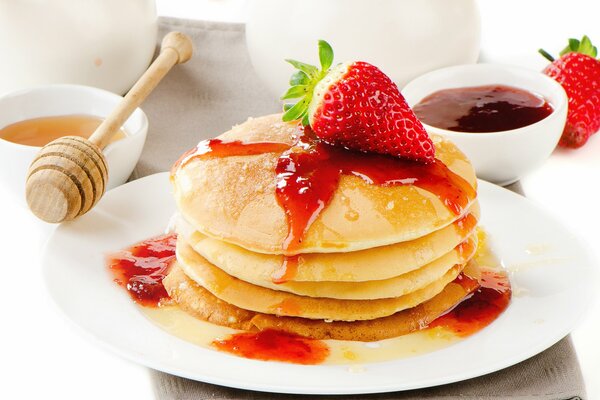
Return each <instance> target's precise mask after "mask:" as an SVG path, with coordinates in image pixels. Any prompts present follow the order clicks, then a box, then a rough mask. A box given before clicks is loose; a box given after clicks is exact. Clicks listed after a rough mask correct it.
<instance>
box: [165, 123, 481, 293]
mask: <svg viewBox="0 0 600 400" xmlns="http://www.w3.org/2000/svg"><path fill="white" fill-rule="evenodd" d="M265 152H282V154H281V156H280V157H279V159H278V161H277V166H276V168H275V175H276V195H277V200H278V202H279V204H280V205H281V206H282V208H283V209H284V211H285V214H286V217H287V221H288V234H287V237H286V239H285V241H284V243H283V245H282V249H283V250H284V251H285V252H286V253H294V252H295V251H296V250H298V249H299V248H300V246H301V244H302V240H303V238H304V234H305V233H306V231H307V230H308V229H309V228H310V226H311V224H312V223H313V222H314V221H315V220H316V219H317V217H318V216H319V214H320V213H321V212H322V211H323V210H324V209H325V207H327V205H328V204H329V202H330V200H331V198H332V197H333V195H334V194H335V191H336V189H337V187H338V185H339V181H340V178H341V176H342V175H353V176H356V177H359V178H361V179H363V180H364V181H366V182H368V183H371V184H374V185H382V186H396V185H414V186H417V187H420V188H422V189H425V190H427V191H429V192H431V193H433V194H434V195H436V196H437V197H438V198H439V199H440V200H441V201H442V202H443V204H445V205H446V207H448V209H449V210H450V211H451V212H453V213H454V214H456V215H460V214H462V213H463V212H464V210H465V208H466V207H467V206H468V203H469V199H470V198H473V197H474V195H475V193H474V189H473V188H472V187H471V185H470V184H469V183H468V182H466V181H465V180H464V179H463V178H461V177H460V176H459V175H457V174H455V173H453V172H452V171H450V169H449V168H448V167H446V165H444V163H442V162H441V161H439V160H435V161H434V162H433V163H430V164H422V163H417V162H414V161H410V160H403V159H400V158H396V157H390V156H385V155H379V154H373V153H362V152H356V151H351V150H347V149H345V148H342V147H337V146H331V145H329V144H327V143H325V142H323V141H320V140H319V139H318V138H316V136H315V135H314V134H313V133H312V132H311V131H310V129H309V128H306V129H305V130H304V132H303V134H301V135H300V136H299V137H298V138H297V142H296V143H295V145H294V146H292V147H291V148H290V146H289V145H284V144H281V143H247V144H245V143H242V142H240V141H234V142H222V141H220V140H218V139H213V140H210V141H204V142H202V143H201V144H200V145H199V146H198V147H197V148H196V149H194V150H192V151H191V152H189V153H187V154H185V155H184V156H183V157H182V159H180V160H179V161H178V162H176V163H175V166H174V170H173V172H175V170H176V169H177V168H178V167H179V166H180V165H183V164H185V163H186V162H188V161H189V160H190V159H192V158H194V157H208V156H211V157H227V156H235V155H249V154H260V153H265ZM296 267H297V258H295V257H286V259H285V260H284V262H283V264H282V266H281V268H279V269H278V270H277V271H275V273H274V274H273V281H274V282H276V283H282V282H285V281H287V280H290V279H292V278H293V276H294V272H295V270H296Z"/></svg>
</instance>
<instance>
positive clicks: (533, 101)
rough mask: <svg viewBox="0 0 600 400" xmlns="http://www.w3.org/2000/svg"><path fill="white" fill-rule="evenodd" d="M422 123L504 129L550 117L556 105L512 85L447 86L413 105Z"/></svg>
mask: <svg viewBox="0 0 600 400" xmlns="http://www.w3.org/2000/svg"><path fill="white" fill-rule="evenodd" d="M413 110H414V112H415V114H417V117H419V119H420V120H421V122H423V123H425V124H427V125H430V126H434V127H436V128H440V129H446V130H450V131H456V132H468V133H488V132H502V131H508V130H512V129H518V128H522V127H524V126H527V125H531V124H534V123H536V122H538V121H541V120H542V119H544V118H546V117H547V116H548V115H550V114H551V113H552V111H553V108H552V106H551V105H550V104H549V103H548V102H547V101H546V100H545V99H544V98H543V97H541V96H539V95H537V94H535V93H532V92H529V91H526V90H523V89H519V88H516V87H512V86H506V85H486V86H474V87H462V88H453V89H444V90H440V91H437V92H435V93H432V94H430V95H429V96H427V97H425V98H424V99H423V100H421V101H420V102H419V103H418V104H417V105H415V107H414V108H413Z"/></svg>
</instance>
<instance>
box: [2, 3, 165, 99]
mask: <svg viewBox="0 0 600 400" xmlns="http://www.w3.org/2000/svg"><path fill="white" fill-rule="evenodd" d="M156 34H157V16H156V6H155V3H154V0H0V54H1V57H2V61H1V62H0V94H2V93H6V92H10V91H13V90H16V89H23V88H28V87H32V86H38V85H45V84H51V83H76V84H83V85H89V86H95V87H99V88H102V89H105V90H109V91H111V92H115V93H119V94H121V93H124V92H126V91H127V90H128V89H129V88H130V87H131V86H132V85H133V83H134V82H135V81H136V80H137V78H138V77H139V76H140V75H141V74H142V73H143V72H144V70H145V69H146V67H147V66H148V64H149V63H150V61H151V58H152V56H153V54H154V49H155V46H156Z"/></svg>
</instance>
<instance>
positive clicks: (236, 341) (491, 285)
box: [212, 269, 511, 364]
mask: <svg viewBox="0 0 600 400" xmlns="http://www.w3.org/2000/svg"><path fill="white" fill-rule="evenodd" d="M453 283H455V284H458V285H461V286H462V287H463V288H464V289H465V291H466V292H467V293H469V295H467V296H466V297H465V299H464V300H463V301H462V302H460V303H459V304H458V305H457V306H455V307H454V308H453V309H451V310H449V311H448V312H447V313H446V314H444V315H442V316H441V317H439V318H437V319H436V320H435V321H433V322H432V323H431V324H429V326H425V325H420V327H421V329H420V330H422V331H433V332H436V334H435V335H433V336H432V337H433V338H436V337H438V336H440V335H439V329H440V328H441V329H445V330H447V331H450V332H452V333H453V334H454V335H456V336H458V337H467V336H470V335H472V334H474V333H476V332H478V331H480V330H482V329H483V328H485V327H486V326H488V325H489V324H491V323H492V322H493V321H494V320H495V319H496V318H498V316H500V314H502V313H503V312H504V311H505V310H506V308H507V307H508V304H509V303H510V298H511V289H510V282H509V280H508V277H507V275H506V274H505V273H504V272H503V271H501V270H492V269H484V270H483V271H482V274H481V276H480V277H479V278H478V279H475V278H472V277H470V276H468V275H467V274H465V273H461V274H460V275H459V276H458V277H457V278H456V279H455V280H454V281H453ZM416 333H417V332H413V333H411V334H409V335H413V336H414V335H415V334H416ZM442 337H443V336H442ZM432 340H433V339H432ZM392 341H402V337H400V338H394V339H388V340H386V341H384V342H392ZM328 343H330V344H332V343H338V341H322V340H314V339H309V338H304V337H302V336H298V335H295V334H290V333H287V332H283V331H277V330H272V329H269V330H265V331H260V332H241V333H235V334H231V335H229V336H227V337H226V338H225V339H218V340H215V341H213V343H212V344H213V346H214V347H216V348H217V349H219V350H221V351H226V352H229V353H232V354H235V355H238V356H241V357H246V358H252V359H257V360H265V361H283V362H290V363H298V364H320V363H322V362H324V361H325V360H326V359H327V357H328V355H329V354H330V352H331V350H330V348H329V347H328ZM358 348H360V347H358ZM336 351H339V350H338V349H337V348H336ZM344 356H346V358H347V361H352V360H353V358H354V359H359V358H360V357H361V354H360V353H359V354H354V357H348V356H347V354H344Z"/></svg>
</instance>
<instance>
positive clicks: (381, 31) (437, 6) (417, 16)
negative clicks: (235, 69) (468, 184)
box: [246, 0, 480, 95]
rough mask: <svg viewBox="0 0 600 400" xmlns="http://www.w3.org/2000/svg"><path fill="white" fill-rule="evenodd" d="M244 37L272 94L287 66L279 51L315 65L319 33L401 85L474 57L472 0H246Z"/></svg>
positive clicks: (339, 58) (346, 56)
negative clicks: (246, 11)
mask: <svg viewBox="0 0 600 400" xmlns="http://www.w3.org/2000/svg"><path fill="white" fill-rule="evenodd" d="M246 36H247V44H248V50H249V53H250V58H251V60H252V63H253V65H254V67H255V69H256V72H257V73H258V75H259V76H260V77H261V78H262V79H263V80H264V81H265V82H266V83H267V85H268V86H269V88H270V89H271V90H272V92H273V94H275V95H281V94H282V93H283V92H284V91H285V89H286V88H287V84H288V80H289V76H290V75H291V74H292V72H293V68H292V67H291V66H290V65H288V64H287V63H285V62H284V61H283V60H284V58H293V59H296V60H300V61H311V62H312V63H314V64H318V55H317V54H318V53H317V41H318V39H325V40H327V41H328V42H329V43H330V44H331V45H332V47H333V50H334V52H335V60H336V62H343V61H352V60H360V61H367V62H370V63H372V64H375V65H377V66H378V67H380V68H381V69H382V70H383V71H384V72H385V73H386V74H388V75H389V76H390V77H391V78H392V79H393V80H394V81H395V82H396V83H397V84H398V85H399V86H400V87H402V86H404V85H405V84H406V83H407V82H408V81H410V80H411V79H413V78H415V77H417V76H418V75H421V74H423V73H425V72H428V71H431V70H434V69H437V68H441V67H445V66H450V65H455V64H466V63H474V62H476V61H477V58H478V55H479V40H480V17H479V9H478V8H477V4H476V1H475V0H302V1H298V0H249V2H248V20H247V26H246Z"/></svg>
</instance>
